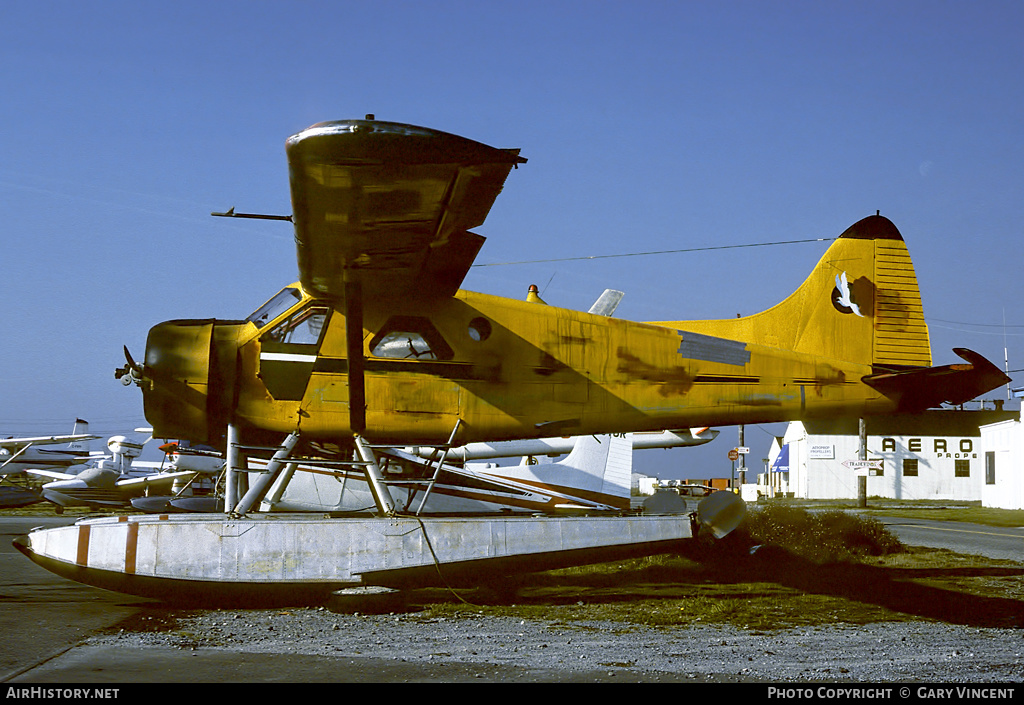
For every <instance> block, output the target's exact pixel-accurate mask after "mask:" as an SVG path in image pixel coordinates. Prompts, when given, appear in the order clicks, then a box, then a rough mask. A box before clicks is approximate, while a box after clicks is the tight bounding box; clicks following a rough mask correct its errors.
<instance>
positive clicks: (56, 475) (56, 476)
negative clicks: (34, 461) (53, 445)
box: [25, 468, 77, 480]
mask: <svg viewBox="0 0 1024 705" xmlns="http://www.w3.org/2000/svg"><path fill="white" fill-rule="evenodd" d="M25 472H27V473H28V474H29V475H37V476H38V477H48V478H50V479H51V480H74V479H75V478H76V477H77V476H76V475H69V474H68V473H66V472H57V471H56V470H39V469H36V468H30V469H28V470H26V471H25Z"/></svg>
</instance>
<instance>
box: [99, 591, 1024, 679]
mask: <svg viewBox="0 0 1024 705" xmlns="http://www.w3.org/2000/svg"><path fill="white" fill-rule="evenodd" d="M147 619H155V618H152V617H145V616H143V617H140V619H139V622H138V623H137V624H136V625H133V626H132V627H131V628H129V629H123V630H122V631H120V632H118V633H115V634H109V635H105V636H101V637H96V638H94V639H92V640H90V645H92V646H98V647H115V648H118V649H146V650H148V649H164V650H167V649H176V650H178V651H179V652H181V651H186V652H189V651H190V652H192V653H194V654H195V655H197V656H202V655H204V654H205V655H214V654H218V653H231V654H235V655H242V654H251V655H259V654H263V655H267V654H277V655H279V658H280V657H281V656H288V657H296V658H298V657H317V658H319V659H324V658H327V659H333V660H335V661H337V662H339V663H340V662H342V661H344V660H345V659H353V660H354V661H352V662H353V663H355V660H358V661H365V660H366V659H371V660H372V661H373V662H374V663H378V664H384V665H387V666H389V667H390V668H391V670H390V671H388V672H390V673H400V672H401V671H395V670H394V667H397V666H404V667H406V668H408V669H412V668H414V667H415V668H422V667H426V666H431V667H434V668H435V672H437V670H436V669H437V668H438V667H443V668H444V669H446V670H445V671H442V672H447V673H450V674H453V676H452V678H453V679H456V678H461V677H462V676H466V674H474V675H472V677H475V678H478V679H479V678H483V679H485V680H495V681H507V680H558V679H566V680H579V679H585V680H606V681H615V680H621V681H647V682H650V681H673V682H680V681H692V682H738V681H742V682H844V681H851V682H860V683H893V682H920V683H1022V682H1024V640H1022V639H1021V633H1020V631H1019V630H1014V629H978V628H970V627H961V626H953V625H947V624H939V623H933V622H892V623H879V624H871V625H867V626H852V625H836V626H831V627H825V628H800V629H787V630H780V631H773V632H749V631H743V630H740V629H736V628H731V627H716V626H699V627H689V628H684V629H649V628H643V627H634V626H629V625H624V624H621V623H616V622H572V623H571V624H570V623H565V622H558V623H555V622H548V621H541V620H529V619H527V620H523V619H518V618H510V617H492V616H484V615H475V614H473V613H468V614H466V615H465V616H462V615H460V616H454V617H444V618H436V617H434V618H431V617H427V616H425V614H420V613H415V612H410V613H401V614H389V615H358V614H355V615H353V614H339V613H335V612H332V611H330V610H327V609H325V608H302V609H282V610H213V611H202V612H192V613H180V614H178V615H176V619H175V622H174V623H173V624H156V623H155V622H154V623H153V624H151V625H148V626H147V624H146V623H145V620H147ZM149 629H152V630H153V631H148V630H149ZM381 672H382V673H383V672H385V671H383V670H382V671H381ZM513 672H514V673H515V674H516V675H514V676H510V675H509V674H511V673H513ZM454 674H462V675H461V676H457V675H454ZM466 677H469V676H466Z"/></svg>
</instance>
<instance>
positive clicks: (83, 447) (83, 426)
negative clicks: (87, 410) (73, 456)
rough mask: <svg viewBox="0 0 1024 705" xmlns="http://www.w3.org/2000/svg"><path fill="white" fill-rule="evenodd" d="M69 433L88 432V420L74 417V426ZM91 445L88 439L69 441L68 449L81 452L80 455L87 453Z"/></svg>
mask: <svg viewBox="0 0 1024 705" xmlns="http://www.w3.org/2000/svg"><path fill="white" fill-rule="evenodd" d="M71 433H73V434H76V435H77V434H79V433H83V434H84V433H89V422H88V421H86V420H84V419H75V426H74V428H73V429H72V431H71ZM91 447H92V441H90V440H82V441H71V442H70V443H68V450H71V451H75V452H76V453H81V454H82V455H88V454H89V451H90V450H91Z"/></svg>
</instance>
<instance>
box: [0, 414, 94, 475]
mask: <svg viewBox="0 0 1024 705" xmlns="http://www.w3.org/2000/svg"><path fill="white" fill-rule="evenodd" d="M97 438H99V436H95V435H92V434H90V433H89V422H88V421H84V420H82V419H77V420H76V421H75V425H74V429H73V430H72V432H71V433H70V434H68V435H64V436H30V437H22V438H3V439H0V475H12V474H15V473H20V472H24V471H25V470H27V469H28V468H60V467H64V468H66V467H70V466H72V465H79V464H81V463H84V462H86V461H87V460H89V459H90V458H91V457H93V456H94V454H93V453H92V452H91V451H90V449H89V441H92V440H95V439H97ZM62 443H66V444H67V445H66V446H65V447H64V448H53V447H52V446H55V445H60V444H62Z"/></svg>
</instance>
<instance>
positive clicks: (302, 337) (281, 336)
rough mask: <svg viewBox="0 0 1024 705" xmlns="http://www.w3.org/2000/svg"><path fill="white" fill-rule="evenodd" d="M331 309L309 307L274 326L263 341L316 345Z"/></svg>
mask: <svg viewBox="0 0 1024 705" xmlns="http://www.w3.org/2000/svg"><path fill="white" fill-rule="evenodd" d="M329 312H330V308H329V307H327V306H307V307H306V308H303V309H301V310H299V311H296V312H295V313H293V314H292V315H291V316H289V317H288V318H286V319H285V320H283V321H281V322H280V323H278V324H277V325H276V326H274V327H273V328H272V329H271V330H270V331H269V332H268V333H266V334H265V335H264V336H263V337H262V338H261V340H263V341H264V342H274V343H288V344H292V345H316V344H317V343H318V342H319V341H320V333H321V332H322V331H323V329H324V322H325V321H326V320H327V314H328V313H329Z"/></svg>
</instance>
